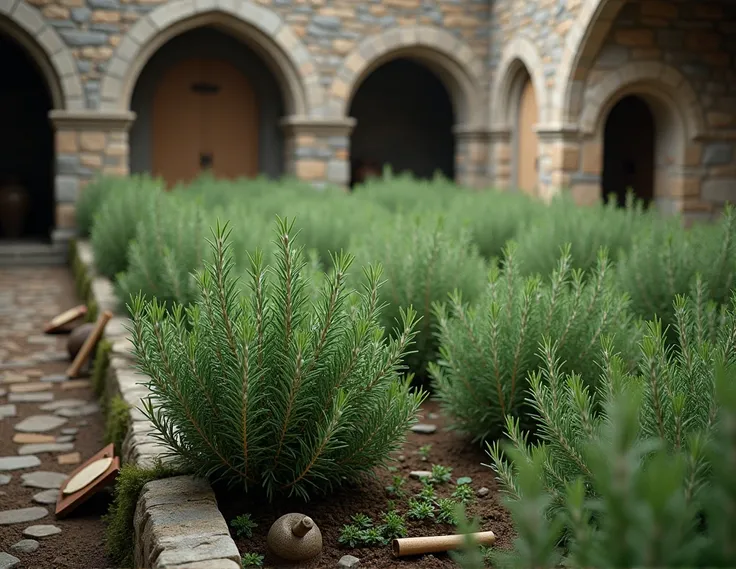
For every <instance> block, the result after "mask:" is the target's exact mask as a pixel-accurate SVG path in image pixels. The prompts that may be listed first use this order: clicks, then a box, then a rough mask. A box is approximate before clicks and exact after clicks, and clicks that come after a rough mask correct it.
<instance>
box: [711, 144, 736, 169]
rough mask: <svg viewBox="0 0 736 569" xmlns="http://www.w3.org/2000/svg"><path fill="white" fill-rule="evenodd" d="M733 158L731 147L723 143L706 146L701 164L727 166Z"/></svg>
mask: <svg viewBox="0 0 736 569" xmlns="http://www.w3.org/2000/svg"><path fill="white" fill-rule="evenodd" d="M733 157H734V153H733V146H732V145H731V144H728V143H725V142H714V143H712V144H708V145H706V147H705V150H704V151H703V164H705V165H706V166H720V165H725V164H729V163H730V162H731V161H732V160H733Z"/></svg>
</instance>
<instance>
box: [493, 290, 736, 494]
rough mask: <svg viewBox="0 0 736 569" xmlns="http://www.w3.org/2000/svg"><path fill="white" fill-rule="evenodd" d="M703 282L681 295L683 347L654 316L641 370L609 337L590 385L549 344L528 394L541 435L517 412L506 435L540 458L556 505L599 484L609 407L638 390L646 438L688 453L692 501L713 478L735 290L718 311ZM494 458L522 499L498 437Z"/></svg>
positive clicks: (734, 351) (731, 358) (735, 333)
mask: <svg viewBox="0 0 736 569" xmlns="http://www.w3.org/2000/svg"><path fill="white" fill-rule="evenodd" d="M702 288H703V285H702V283H701V284H700V285H699V286H698V287H696V291H695V294H693V296H692V297H691V298H689V299H686V298H685V297H681V296H678V297H677V299H676V300H675V303H674V304H675V315H676V325H675V329H676V332H677V340H678V342H677V345H678V347H677V348H671V347H669V346H668V343H667V341H666V338H665V334H664V332H663V329H662V325H661V322H660V321H658V320H656V321H653V322H649V323H648V325H647V329H646V333H645V335H644V338H643V340H642V342H641V348H640V349H641V358H640V359H639V365H638V368H637V369H636V370H633V371H632V372H627V370H626V366H625V365H624V363H623V361H622V360H621V358H620V356H619V355H617V354H615V352H614V350H613V348H612V346H611V344H610V343H607V344H606V347H605V349H604V358H603V366H602V373H601V376H600V380H599V382H598V388H597V389H596V390H590V389H588V387H587V386H586V384H585V383H583V380H582V379H581V377H580V376H579V375H577V374H565V373H563V372H562V371H561V365H560V364H561V362H560V359H559V355H558V353H556V350H555V349H554V348H552V347H551V346H549V345H547V346H546V347H545V350H544V361H545V367H544V368H543V369H542V370H540V371H538V372H536V373H534V374H532V377H531V381H530V383H531V389H530V394H529V402H530V405H531V408H532V410H533V411H532V416H533V417H534V419H535V420H536V421H537V422H538V424H539V429H538V434H539V437H540V439H541V440H540V442H539V443H537V444H535V445H530V444H529V442H528V441H527V436H526V434H525V433H524V432H523V431H522V429H520V427H519V422H518V421H517V420H515V419H514V418H509V419H508V421H507V435H508V437H509V439H510V440H511V442H512V444H513V445H514V446H515V447H516V449H517V451H516V456H517V459H521V460H524V461H532V458H533V457H537V458H539V460H540V461H541V462H540V464H541V468H542V470H543V473H544V477H543V480H544V488H545V492H546V493H547V494H548V495H549V496H550V498H551V500H552V505H553V506H557V507H559V506H561V505H563V503H564V500H565V492H566V486H567V485H569V484H570V483H572V482H573V481H574V480H575V479H578V478H580V479H582V480H583V482H584V486H585V488H587V489H589V490H591V489H592V488H593V487H594V484H593V480H592V479H591V476H592V474H591V472H592V471H591V467H590V465H589V464H587V463H586V462H585V460H584V456H585V449H586V448H587V447H588V446H589V445H590V444H592V443H593V442H595V440H597V438H598V437H599V436H600V432H601V430H602V429H604V428H605V425H606V424H608V423H610V418H609V417H608V416H607V414H606V409H608V408H609V407H610V405H611V402H612V401H613V400H614V399H615V398H616V396H617V395H619V394H627V393H633V392H638V393H640V394H641V398H642V401H641V406H640V409H639V419H638V421H639V423H640V427H639V429H640V434H641V437H642V438H645V439H657V440H659V441H661V443H662V444H663V445H664V446H665V448H666V450H668V451H670V452H678V453H680V454H681V455H682V456H683V457H684V458H685V459H686V461H685V464H684V469H685V471H684V472H685V478H684V479H683V488H684V490H685V497H686V498H687V500H688V501H690V500H691V499H692V498H693V496H695V495H696V494H697V493H698V491H699V489H701V488H702V486H703V484H704V482H705V481H706V480H707V465H706V460H705V454H704V453H705V444H704V443H705V441H707V440H708V438H709V437H710V435H711V433H712V430H713V427H714V421H715V418H716V415H717V405H716V385H715V382H714V377H715V372H716V369H717V368H718V367H719V366H722V365H732V364H736V294H735V295H734V296H733V297H732V301H731V306H730V307H729V308H728V309H726V308H723V309H720V310H717V309H716V308H715V307H714V306H713V305H710V306H708V305H707V304H706V303H705V301H704V295H703V294H699V293H698V291H701V292H702ZM491 457H492V459H493V467H494V470H495V471H496V473H497V474H498V476H499V479H500V480H501V482H502V485H503V487H504V489H505V491H506V492H508V493H509V494H510V495H511V496H512V497H513V498H515V499H519V497H520V490H519V487H518V485H517V483H516V476H515V473H514V471H513V469H512V468H511V467H510V465H509V464H508V463H507V462H506V461H505V460H504V457H503V455H502V453H501V449H500V446H499V444H498V443H495V444H494V445H493V446H492V447H491Z"/></svg>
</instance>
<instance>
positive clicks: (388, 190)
mask: <svg viewBox="0 0 736 569" xmlns="http://www.w3.org/2000/svg"><path fill="white" fill-rule="evenodd" d="M460 191H462V190H460V188H458V186H456V185H455V184H454V183H453V182H452V181H450V180H448V179H447V178H443V177H442V176H439V175H438V176H435V177H434V178H432V179H431V180H420V179H417V178H415V177H414V176H413V175H412V174H410V173H401V174H394V173H393V172H392V171H391V168H390V167H385V168H384V170H383V177H382V178H371V179H369V180H367V181H366V182H365V183H364V184H361V185H360V186H358V187H356V188H355V189H354V193H353V195H354V197H355V198H356V201H363V202H369V203H372V204H377V205H379V206H381V207H383V208H385V209H386V210H388V211H389V212H391V213H404V214H410V213H412V212H418V211H421V212H440V211H443V209H444V207H446V205H447V203H448V202H449V201H452V200H453V199H454V198H455V197H456V196H457V195H458V193H459V192H460Z"/></svg>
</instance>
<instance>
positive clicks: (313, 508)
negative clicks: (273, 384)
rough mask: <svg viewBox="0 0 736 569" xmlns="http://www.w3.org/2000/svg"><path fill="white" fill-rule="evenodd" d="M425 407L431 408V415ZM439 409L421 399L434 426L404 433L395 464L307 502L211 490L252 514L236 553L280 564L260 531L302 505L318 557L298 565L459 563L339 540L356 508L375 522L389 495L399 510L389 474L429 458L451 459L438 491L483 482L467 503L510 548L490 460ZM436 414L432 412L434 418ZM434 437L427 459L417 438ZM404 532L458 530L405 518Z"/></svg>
mask: <svg viewBox="0 0 736 569" xmlns="http://www.w3.org/2000/svg"><path fill="white" fill-rule="evenodd" d="M430 413H431V414H432V415H431V417H433V418H431V419H430V418H428V417H429V416H430ZM436 413H438V409H437V405H436V404H435V403H433V402H429V403H427V404H426V405H425V406H424V409H423V415H424V418H423V419H422V422H427V423H431V424H436V425H438V427H439V429H438V430H437V432H435V433H434V434H432V435H424V434H415V433H410V434H409V437H408V440H407V442H406V444H405V445H404V447H403V449H402V451H401V452H400V453H396V456H397V457H398V456H399V455H401V456H403V457H404V460H402V461H398V460H397V461H396V462H395V463H394V464H395V466H396V467H397V468H398V470H397V471H396V472H390V471H388V470H386V469H380V470H377V471H376V475H377V478H376V479H369V480H366V481H364V482H362V483H361V484H359V485H357V486H355V487H352V488H345V489H343V490H341V491H339V492H335V493H333V494H331V495H329V496H327V497H324V498H319V499H315V500H313V501H312V502H309V503H306V504H305V503H303V502H301V501H298V500H293V499H292V500H284V501H282V502H279V503H275V504H271V505H268V504H263V503H260V504H257V503H254V502H253V500H252V499H250V498H248V499H246V498H244V497H242V496H235V495H233V493H232V492H226V491H223V490H217V492H218V504H219V506H220V510H221V511H222V513H223V515H224V516H225V519H226V520H227V521H228V523H229V522H230V520H232V519H233V518H234V517H236V516H238V515H240V514H245V513H248V514H251V516H252V518H253V520H254V521H256V522H257V523H258V527H257V528H256V529H255V530H254V535H253V537H252V538H250V539H246V538H237V537H236V536H233V537H234V538H235V541H236V543H237V544H238V548H239V550H240V552H241V553H248V552H253V553H259V554H262V555H266V561H265V566H266V567H279V566H281V564H280V563H279V562H278V560H277V559H275V558H274V557H273V556H272V555H271V554H267V547H266V535H267V534H268V530H269V528H270V527H271V524H272V523H273V522H274V521H275V520H276V519H277V518H278V517H279V516H281V515H283V514H286V513H290V512H295V511H296V512H300V513H303V514H306V515H309V516H311V517H312V518H313V519H314V521H315V522H316V524H317V526H318V527H319V528H320V530H321V531H322V538H323V552H322V554H321V556H320V557H318V558H316V559H314V560H312V561H310V562H309V563H305V564H302V565H299V567H300V568H303V569H307V568H308V569H317V568H320V569H321V568H333V567H337V562H338V561H339V560H340V558H341V557H342V556H343V555H354V556H355V557H358V558H359V559H360V567H361V568H375V569H378V568H380V569H392V568H393V569H399V568H402V569H414V568H417V569H420V568H421V569H430V568H432V569H439V568H450V567H457V565H455V564H454V563H453V562H452V560H451V559H450V558H449V556H448V555H447V554H434V555H424V556H419V557H409V558H401V559H396V558H394V557H393V556H392V553H391V546H390V545H388V546H385V547H374V548H360V549H347V548H343V547H340V545H339V544H338V541H337V540H338V536H339V534H340V529H341V528H342V526H343V525H345V524H348V523H350V517H351V516H352V515H354V514H357V513H362V514H366V515H368V516H370V517H371V518H372V519H373V520H374V522H377V523H380V518H381V515H382V514H383V512H385V511H386V510H387V503H388V501H389V500H392V499H394V500H395V503H396V507H397V509H398V510H399V512H400V513H402V514H405V513H406V509H407V505H406V500H407V498H403V499H396V498H392V497H391V496H389V495H388V493H387V492H386V490H385V487H386V486H388V485H389V484H391V478H392V477H393V476H394V475H395V474H401V475H403V476H404V477H406V478H408V476H409V473H410V472H411V471H413V470H430V469H431V466H432V465H433V464H439V465H442V466H449V467H452V469H453V471H452V481H451V482H449V483H447V484H442V485H437V486H436V488H437V496H438V497H442V498H446V497H449V496H450V494H451V493H452V491H453V490H454V489H455V487H456V486H455V480H456V479H457V478H458V477H464V476H469V477H470V478H472V483H471V486H472V487H473V489H475V490H476V491H477V490H479V489H480V488H482V487H486V488H488V489H489V490H490V492H489V493H488V494H487V495H486V496H485V497H482V498H481V497H476V498H475V499H474V500H473V502H472V504H471V505H470V506H469V507H468V508H467V513H468V515H469V516H471V517H477V518H479V519H480V529H481V531H488V530H490V531H493V532H494V533H495V534H496V545H495V546H494V547H496V548H508V547H510V545H511V541H512V540H513V538H514V531H513V528H512V525H511V520H510V519H509V515H508V512H507V511H506V510H505V509H504V508H503V507H502V506H501V505H500V504H499V498H498V493H497V490H496V483H495V481H494V476H493V471H492V470H491V469H490V468H488V467H486V466H482V463H488V461H489V458H488V456H487V455H486V454H485V452H483V450H482V449H480V448H479V447H478V446H477V445H473V444H471V443H469V442H468V441H467V440H463V439H461V438H460V437H458V436H457V435H455V434H454V433H451V432H447V431H446V430H445V429H444V428H443V426H444V421H443V419H442V417H441V416H438V415H435V414H436ZM435 417H436V418H435ZM428 444H429V445H432V447H431V450H430V452H429V460H428V461H426V462H424V461H422V458H421V456H420V455H419V453H418V452H417V451H418V450H419V448H420V447H422V446H423V445H428ZM421 487H422V484H421V483H420V482H419V481H416V480H409V481H408V482H407V483H406V485H405V486H404V489H405V490H406V492H407V495H408V496H411V495H414V494H416V493H417V492H418V491H419V490H420V489H421ZM407 528H408V533H409V537H418V536H429V535H445V534H454V533H456V530H455V528H453V527H452V526H450V525H445V524H437V523H435V522H434V521H432V520H430V521H411V520H407Z"/></svg>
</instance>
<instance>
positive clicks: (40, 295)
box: [0, 267, 114, 569]
mask: <svg viewBox="0 0 736 569" xmlns="http://www.w3.org/2000/svg"><path fill="white" fill-rule="evenodd" d="M0 291H2V292H0V384H2V385H0V388H1V389H0V405H4V404H10V403H9V402H8V401H7V399H8V396H9V395H10V393H8V392H11V393H14V394H16V395H14V396H13V398H14V399H15V400H17V397H18V395H20V394H29V393H33V394H39V393H43V394H51V395H52V400H51V401H48V402H24V403H19V404H16V414H17V416H15V417H6V418H4V419H0V477H5V476H10V475H11V474H12V478H11V479H10V480H9V481H7V483H6V484H5V485H3V486H2V491H3V492H5V493H6V495H3V496H2V497H0V504H1V505H0V510H18V509H24V508H32V507H38V506H39V501H41V502H43V503H44V504H45V507H44V508H41V509H42V510H44V511H45V512H47V514H46V517H44V518H42V519H41V520H39V521H38V522H35V523H37V524H42V525H53V526H55V527H58V528H59V529H60V530H61V533H57V534H55V535H49V536H47V537H43V538H39V539H38V540H37V541H38V542H39V547H38V549H36V550H35V551H32V552H30V551H29V552H21V551H18V550H15V549H12V548H13V546H14V545H15V544H17V543H19V542H21V541H23V540H24V539H26V537H25V536H24V535H23V531H24V530H26V529H27V528H28V526H30V525H31V524H30V523H19V524H11V525H3V526H0V527H1V528H2V529H0V569H6V568H9V567H17V568H19V569H20V568H28V569H106V568H111V567H113V565H114V564H113V563H111V562H110V561H109V560H108V559H107V558H106V556H105V551H104V524H103V522H102V519H101V515H102V514H105V513H106V512H107V506H108V504H109V496H107V495H106V496H99V497H94V498H92V499H91V500H90V501H89V502H87V503H86V504H84V505H83V506H81V507H80V508H79V509H78V510H76V511H75V512H74V513H73V514H72V515H71V516H69V517H68V518H64V519H60V520H57V519H55V516H54V514H53V510H54V506H55V503H56V497H57V496H58V488H59V486H60V484H61V483H62V482H63V481H64V480H65V479H66V478H67V476H68V475H69V473H71V472H72V471H73V470H74V469H76V468H77V467H78V465H76V464H59V462H58V456H61V455H58V454H55V453H43V454H38V455H26V456H18V450H19V448H20V445H21V444H42V443H56V444H59V441H58V437H59V436H64V435H71V434H75V435H76V437H75V439H74V441H73V449H74V452H79V453H80V456H81V459H82V460H87V459H88V458H90V457H91V456H93V455H94V454H96V453H97V452H98V451H99V450H100V449H101V448H102V447H103V446H104V441H103V433H104V424H103V421H102V415H101V413H100V412H94V413H92V414H90V415H88V416H86V417H84V419H80V418H76V417H68V418H66V417H60V416H58V415H56V414H54V411H55V410H57V409H62V408H65V407H75V406H83V405H88V404H96V399H95V396H94V393H93V392H92V389H90V382H89V380H87V379H81V380H75V381H73V382H72V381H69V380H67V379H66V376H65V371H66V368H67V367H68V366H69V363H70V362H69V357H68V355H67V353H66V341H67V336H66V335H63V334H59V335H54V336H48V337H46V336H42V335H41V332H40V331H41V329H42V327H43V324H44V323H45V322H46V321H48V320H49V319H51V318H53V317H54V316H55V315H56V314H58V313H60V312H62V311H63V310H65V309H67V308H69V307H70V306H74V305H76V304H79V301H78V299H77V298H76V295H75V294H74V283H73V278H72V276H71V273H70V271H69V269H68V268H66V267H23V268H10V269H3V270H2V271H0ZM29 336H31V337H33V340H34V342H29V341H28V340H29ZM42 338H43V341H41V339H42ZM9 373H10V374H11V376H10V377H11V379H12V380H13V381H15V382H16V383H10V384H8V385H5V383H6V380H7V379H8V377H7V376H8V374H9ZM24 384H30V385H31V386H32V387H30V388H20V390H18V388H16V389H11V385H24ZM40 385H44V387H39V386H40ZM70 388H71V389H70ZM24 389H26V390H28V389H30V391H24ZM38 389H42V391H36V390H38ZM34 397H37V396H34ZM34 397H31V399H33V398H34ZM43 398H44V399H48V396H47V395H44V396H43ZM21 399H26V400H27V399H29V398H27V397H21ZM70 399H73V400H74V401H73V402H72V403H67V402H66V401H68V400H70ZM61 401H65V403H61V404H60V402H61ZM47 405H50V406H51V408H50V409H46V408H44V407H45V406H47ZM34 416H42V417H43V419H41V420H39V419H33V421H32V423H39V422H41V423H43V424H42V425H41V427H42V428H43V430H42V431H36V430H35V429H31V431H30V432H24V431H23V429H22V428H21V429H16V427H17V426H18V424H19V423H22V422H23V421H27V420H28V419H29V418H31V417H34ZM49 423H53V425H54V426H53V427H49ZM26 425H28V423H26ZM32 426H33V425H32ZM47 428H48V430H46V429H47ZM20 434H23V435H48V436H50V437H51V439H36V440H34V439H33V438H30V439H25V440H27V441H28V442H27V443H18V442H14V441H13V438H14V437H15V436H17V435H20ZM20 440H21V441H22V440H24V439H22V438H21V439H20ZM31 441H33V442H31ZM71 442H72V441H68V442H67V443H61V444H69V443H71ZM64 448H68V447H64ZM18 461H25V462H21V463H20V464H19V463H18ZM43 473H49V474H43ZM3 479H4V478H3ZM39 479H40V480H39ZM34 482H37V483H38V484H34ZM44 490H47V491H48V492H44ZM40 495H44V498H41V500H39V501H34V496H36V497H38V496H40ZM52 495H53V497H52ZM31 527H32V526H31ZM34 539H35V538H34Z"/></svg>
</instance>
